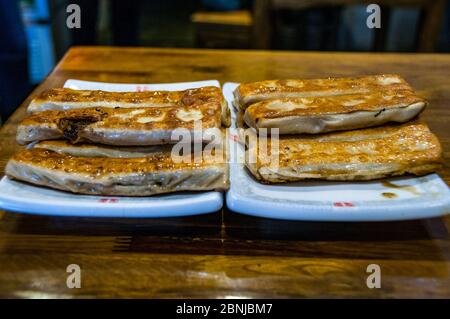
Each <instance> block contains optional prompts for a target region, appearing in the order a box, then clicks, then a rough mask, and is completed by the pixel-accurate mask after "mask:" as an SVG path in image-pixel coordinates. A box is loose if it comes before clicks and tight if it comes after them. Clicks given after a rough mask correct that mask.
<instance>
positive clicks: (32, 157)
mask: <svg viewBox="0 0 450 319" xmlns="http://www.w3.org/2000/svg"><path fill="white" fill-rule="evenodd" d="M187 159H188V158H187ZM189 159H191V160H190V161H187V160H186V161H184V162H176V161H173V160H172V156H171V153H170V152H158V153H154V154H152V155H149V156H146V157H141V158H113V157H77V156H72V155H68V154H65V153H59V152H55V151H51V150H46V149H43V148H34V149H31V150H24V151H21V152H19V153H17V154H15V155H14V156H13V157H12V158H11V159H10V161H9V162H8V164H7V166H6V170H5V171H6V174H7V175H8V176H9V177H11V178H15V179H18V180H21V181H25V182H29V183H33V184H37V185H42V186H48V187H52V188H56V189H60V190H65V191H71V192H75V193H81V194H97V195H123V196H149V195H155V194H161V193H168V192H177V191H192V190H194V191H200V190H201V191H204V190H213V189H215V190H224V189H227V188H228V168H227V163H226V162H224V161H223V158H221V157H220V156H218V157H215V156H208V155H207V154H203V156H202V157H197V158H195V160H194V158H193V157H191V156H189Z"/></svg>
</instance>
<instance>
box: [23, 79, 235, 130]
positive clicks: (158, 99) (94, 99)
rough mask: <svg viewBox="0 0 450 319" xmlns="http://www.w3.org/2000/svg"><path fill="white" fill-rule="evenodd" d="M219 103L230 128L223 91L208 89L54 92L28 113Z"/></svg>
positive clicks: (38, 99)
mask: <svg viewBox="0 0 450 319" xmlns="http://www.w3.org/2000/svg"><path fill="white" fill-rule="evenodd" d="M205 103H207V104H210V103H219V104H220V105H221V106H222V121H223V124H224V125H225V126H229V125H230V111H229V109H228V106H227V103H226V101H225V98H224V97H223V94H222V91H221V89H220V88H218V87H215V86H205V87H201V88H197V89H188V90H184V91H144V92H108V91H99V90H94V91H90V90H72V89H67V88H52V89H49V90H46V91H44V92H43V93H41V94H40V95H38V96H37V97H35V98H34V99H33V100H32V101H31V103H30V105H29V106H28V112H30V113H36V112H42V111H47V110H59V111H61V110H70V109H78V108H87V107H109V108H115V107H121V108H138V107H139V108H142V107H166V106H179V107H182V108H190V107H192V106H198V105H201V104H205Z"/></svg>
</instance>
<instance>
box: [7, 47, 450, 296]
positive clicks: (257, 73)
mask: <svg viewBox="0 0 450 319" xmlns="http://www.w3.org/2000/svg"><path fill="white" fill-rule="evenodd" d="M374 73H399V74H401V75H403V76H404V77H405V78H406V79H407V80H408V81H409V82H410V83H411V84H412V85H413V86H414V87H415V88H416V89H417V90H418V91H419V92H420V93H421V94H423V95H424V96H426V97H427V98H428V100H429V101H430V105H429V107H428V109H427V110H426V111H425V113H424V114H423V116H422V117H423V118H424V119H425V120H426V121H427V122H428V123H429V125H430V127H431V129H432V130H433V131H434V132H435V133H436V134H437V135H438V137H439V138H440V140H441V142H442V145H443V148H444V154H445V160H446V162H445V168H444V169H443V170H442V171H441V172H440V174H441V176H442V177H443V178H445V180H446V182H447V183H450V169H449V158H450V77H449V76H448V75H449V74H450V55H425V54H420V55H418V54H383V55H382V54H358V53H355V54H353V53H352V54H350V53H349V54H347V53H292V52H276V53H275V52H257V51H211V50H210V51H208V50H175V49H144V48H140V49H124V48H121V49H119V48H108V47H80V48H73V49H71V50H70V51H69V52H68V54H67V55H66V56H65V57H64V58H63V60H62V61H61V62H60V63H59V64H58V66H57V67H56V68H55V70H54V71H53V72H52V73H51V74H50V75H49V77H48V78H47V79H46V80H45V81H44V82H43V83H42V84H41V85H40V86H39V87H38V88H37V89H36V90H35V91H34V92H33V93H32V94H31V96H30V97H29V98H28V99H27V100H26V101H25V102H24V104H23V105H22V106H21V107H20V108H19V109H18V110H17V112H16V113H15V114H14V115H13V116H12V117H11V118H10V120H9V121H8V122H7V123H6V124H5V125H4V126H3V127H2V129H1V131H0V147H1V151H0V152H1V153H0V160H1V164H2V165H0V167H1V169H2V171H1V172H0V173H2V172H3V167H4V164H5V163H6V161H7V159H8V158H9V156H10V155H11V154H12V153H13V152H15V151H17V150H18V147H17V146H16V145H15V142H14V138H15V130H16V126H17V123H18V122H19V121H20V120H21V119H22V118H23V117H24V115H25V107H26V105H27V104H28V102H29V100H30V98H31V97H32V96H34V95H36V94H37V93H39V92H40V91H42V90H44V89H47V88H50V87H56V86H62V85H63V83H64V81H65V80H67V79H69V78H73V79H83V80H94V81H109V82H131V83H133V82H142V83H159V82H179V81H195V80H205V79H218V80H220V81H221V82H222V83H225V82H226V81H237V82H238V81H256V80H262V79H271V78H289V77H291V78H292V77H294V78H295V77H305V78H311V77H326V76H351V75H360V74H361V75H362V74H374ZM24 200H26V199H24ZM49 205H51V203H49ZM0 218H1V220H0V297H26V298H28V297H63V298H64V297H144V298H146V297H227V296H235V297H447V298H448V297H450V238H449V229H450V217H445V218H435V219H427V220H420V221H408V222H391V223H312V222H287V221H276V220H269V219H262V218H253V217H248V216H244V215H239V214H234V213H230V212H229V211H227V210H226V209H224V210H223V211H222V212H218V213H215V214H208V215H203V216H197V217H186V218H174V219H155V220H145V219H95V218H57V217H44V216H30V215H23V214H14V213H5V212H0ZM71 263H75V264H79V265H80V266H81V269H82V287H81V289H69V288H67V287H66V279H67V275H68V273H67V272H66V267H67V265H68V264H71ZM373 263H375V264H378V265H380V267H381V271H382V287H381V288H380V289H369V288H367V286H366V278H367V276H368V273H366V267H367V266H368V265H369V264H373Z"/></svg>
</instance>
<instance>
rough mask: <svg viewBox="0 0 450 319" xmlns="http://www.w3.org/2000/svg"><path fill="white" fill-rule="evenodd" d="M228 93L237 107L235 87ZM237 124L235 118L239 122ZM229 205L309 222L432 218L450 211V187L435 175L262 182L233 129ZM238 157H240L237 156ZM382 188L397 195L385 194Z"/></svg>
mask: <svg viewBox="0 0 450 319" xmlns="http://www.w3.org/2000/svg"><path fill="white" fill-rule="evenodd" d="M237 85H238V84H236V83H226V84H225V85H224V87H223V92H224V95H225V98H226V99H227V101H228V104H229V106H230V108H231V110H232V118H233V119H235V117H236V115H235V113H234V109H233V107H232V104H231V102H232V100H233V90H234V89H235V88H236V86H237ZM234 123H235V121H234ZM230 137H231V138H230V143H231V144H230V157H231V159H232V161H233V163H231V164H230V170H231V171H230V182H231V187H230V190H229V191H228V192H227V195H226V202H227V206H228V208H229V209H231V210H233V211H235V212H238V213H243V214H247V215H253V216H260V217H268V218H277V219H288V220H304V221H391V220H407V219H418V218H429V217H436V216H441V215H445V214H447V213H449V212H450V192H449V189H448V187H447V185H446V184H445V183H444V181H443V180H442V179H441V178H440V177H439V176H438V175H436V174H431V175H428V176H422V177H411V176H407V177H401V178H392V179H386V180H383V181H371V182H345V183H344V182H327V181H305V182H301V183H289V184H284V185H264V184H261V183H259V182H257V181H256V180H255V179H254V178H253V176H251V174H250V173H249V172H248V171H247V169H246V168H245V166H244V165H243V164H241V163H243V154H244V149H243V146H242V145H241V144H240V143H238V142H237V135H236V132H235V131H234V132H233V131H232V132H231V134H230ZM238 159H239V160H238ZM383 193H390V194H394V195H391V196H395V197H394V198H386V197H385V196H383Z"/></svg>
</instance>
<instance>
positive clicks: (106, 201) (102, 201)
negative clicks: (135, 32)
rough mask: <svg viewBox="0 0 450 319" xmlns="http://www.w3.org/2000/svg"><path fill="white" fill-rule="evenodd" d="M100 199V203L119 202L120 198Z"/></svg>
mask: <svg viewBox="0 0 450 319" xmlns="http://www.w3.org/2000/svg"><path fill="white" fill-rule="evenodd" d="M98 201H99V202H100V203H118V202H119V199H118V198H100V199H99V200H98Z"/></svg>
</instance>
